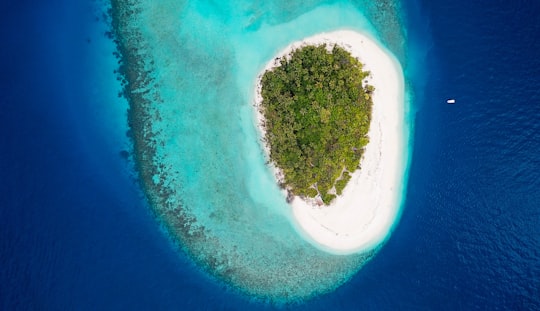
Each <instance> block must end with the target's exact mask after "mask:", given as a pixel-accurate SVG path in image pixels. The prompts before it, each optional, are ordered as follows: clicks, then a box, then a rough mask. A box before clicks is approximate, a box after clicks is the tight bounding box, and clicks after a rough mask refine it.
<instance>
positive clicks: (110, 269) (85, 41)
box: [0, 0, 540, 310]
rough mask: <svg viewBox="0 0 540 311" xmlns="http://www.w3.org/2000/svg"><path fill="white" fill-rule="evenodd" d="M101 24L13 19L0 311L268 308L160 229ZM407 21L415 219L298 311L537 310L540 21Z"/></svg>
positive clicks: (435, 14)
mask: <svg viewBox="0 0 540 311" xmlns="http://www.w3.org/2000/svg"><path fill="white" fill-rule="evenodd" d="M99 7H100V5H99V4H98V3H85V2H83V3H79V4H75V3H72V1H67V0H57V1H48V3H40V2H35V1H16V2H15V1H9V0H8V1H3V2H1V3H0V14H1V18H0V38H1V45H0V108H1V109H0V130H1V134H0V148H1V150H0V151H1V153H0V177H1V179H0V191H1V192H0V263H1V265H0V309H2V310H15V309H22V310H32V309H50V310H61V309H87V310H96V309H98V310H99V309H150V308H153V309H168V310H170V309H181V310H197V309H202V310H244V309H262V308H268V306H265V305H263V304H259V303H255V302H250V301H248V300H247V299H246V298H245V297H242V296H240V295H238V294H236V293H234V292H231V290H230V289H228V288H227V287H225V286H224V285H223V284H220V283H218V282H216V281H215V280H213V279H210V278H209V277H207V276H206V274H204V273H202V272H200V271H199V270H198V269H197V268H196V267H194V266H193V265H192V263H191V262H190V261H189V260H188V259H187V258H186V257H185V256H184V255H183V254H182V253H179V252H177V251H176V250H174V248H173V247H172V246H171V243H170V242H169V241H168V240H167V239H166V237H165V235H164V234H163V233H162V232H161V230H160V228H159V226H158V224H156V222H155V221H154V220H153V218H152V215H151V214H150V212H149V209H148V208H147V206H146V203H145V201H144V198H143V196H142V194H141V191H140V190H139V185H138V184H137V181H136V180H135V178H134V177H133V176H134V174H133V170H132V163H131V162H130V160H129V157H127V158H126V157H125V152H123V151H126V150H127V151H129V150H130V149H129V145H126V143H125V142H126V141H128V140H127V138H126V136H125V129H123V128H122V127H121V126H116V123H115V122H118V120H122V109H123V108H122V107H121V106H118V105H122V99H118V98H116V99H115V98H114V96H113V97H111V96H109V95H107V96H105V95H104V94H110V93H113V94H114V93H115V92H117V91H119V90H120V86H119V84H118V83H117V84H114V83H113V84H111V83H108V82H107V81H105V82H104V80H103V79H104V77H107V76H108V75H107V74H104V73H102V72H101V71H99V70H96V66H98V65H99V66H102V65H101V64H98V63H96V59H99V57H100V55H101V54H100V53H108V54H107V55H110V53H111V52H112V51H108V50H107V48H106V47H107V42H108V41H107V38H106V37H105V36H104V34H103V33H104V30H103V29H102V28H100V27H102V25H103V23H102V21H101V20H96V18H97V19H99V18H101V14H100V11H99V10H98V9H96V8H99ZM403 9H404V10H405V15H406V16H407V25H408V34H409V36H410V37H409V44H410V47H409V49H408V50H409V51H410V53H411V55H410V58H411V59H412V61H415V60H416V61H418V60H419V59H420V60H422V62H423V63H424V66H421V67H417V66H415V68H416V70H417V71H415V72H414V73H413V74H414V75H415V76H417V78H416V79H415V81H416V83H415V85H414V86H413V87H414V88H415V93H416V95H417V100H416V101H415V107H416V109H417V114H416V120H415V134H414V154H413V159H412V165H411V171H410V181H409V189H408V192H407V202H406V207H405V209H404V212H403V215H402V219H401V221H400V224H399V225H398V226H397V228H396V230H395V232H394V234H393V235H392V237H391V239H390V240H389V242H388V243H387V244H386V245H385V246H384V248H383V249H382V250H381V252H380V253H379V254H378V255H377V256H376V257H375V259H373V260H372V261H371V262H370V263H369V264H367V265H366V267H365V268H364V269H362V270H361V271H360V272H359V273H358V275H357V276H356V277H355V278H354V279H353V280H351V281H350V282H349V283H348V284H346V285H345V286H343V287H341V288H340V289H338V290H337V291H336V292H335V293H332V294H329V295H326V296H323V297H320V298H318V299H315V300H313V301H310V302H308V303H307V304H305V305H302V306H299V308H300V309H305V310H316V309H320V310H329V309H332V310H406V309H408V310H540V250H539V249H540V190H539V189H540V157H539V156H538V155H539V154H540V58H539V57H538V56H537V55H539V53H538V51H539V50H540V40H538V38H540V22H539V19H538V16H540V4H537V2H535V1H512V2H509V1H481V2H477V1H409V2H407V3H405V4H404V8H403ZM100 25H101V26H100ZM109 43H110V42H109ZM104 51H105V52H104ZM113 67H114V66H111V68H107V70H110V74H111V75H112V76H113V77H114V74H113V73H112V70H114V68H113ZM100 72H101V73H100ZM109 78H110V77H109ZM113 80H114V78H113ZM447 98H456V100H457V104H456V105H453V106H451V105H446V104H445V103H444V102H445V100H446V99H447ZM124 104H125V103H124ZM115 105H116V106H115ZM110 111H113V112H110ZM115 111H116V112H115Z"/></svg>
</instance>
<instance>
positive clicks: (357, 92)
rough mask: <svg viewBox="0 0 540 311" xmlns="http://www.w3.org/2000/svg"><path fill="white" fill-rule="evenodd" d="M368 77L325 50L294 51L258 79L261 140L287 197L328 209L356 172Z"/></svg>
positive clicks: (354, 63)
mask: <svg viewBox="0 0 540 311" xmlns="http://www.w3.org/2000/svg"><path fill="white" fill-rule="evenodd" d="M368 75H369V72H367V71H362V64H361V63H360V62H359V61H358V60H357V59H355V58H354V57H352V56H351V55H350V54H349V52H347V51H345V50H344V49H342V48H340V47H338V46H334V47H333V48H332V49H331V50H329V49H328V48H327V47H326V45H321V46H306V47H303V48H301V49H297V50H295V51H294V52H293V53H292V55H291V56H290V58H289V59H287V58H286V57H283V58H282V59H281V60H280V66H278V67H275V68H273V69H272V70H269V71H267V72H265V74H264V75H263V77H262V81H261V82H262V97H263V101H262V107H261V112H262V113H263V115H264V117H265V120H266V121H265V124H264V126H265V128H266V137H265V139H266V142H267V143H268V144H269V146H270V159H271V160H272V161H273V162H274V163H275V164H276V165H277V166H278V167H279V168H280V169H281V170H282V171H283V173H284V177H285V179H284V185H282V186H284V187H286V188H287V189H288V190H289V191H290V192H292V194H294V195H300V196H304V197H316V196H317V195H320V197H321V199H322V201H323V202H324V203H325V204H328V203H330V201H331V200H332V199H333V198H335V194H337V195H339V194H341V191H342V190H343V188H344V187H345V185H346V184H347V182H348V181H349V179H350V175H349V172H353V171H354V170H356V169H357V168H358V166H359V164H360V158H361V156H362V152H363V148H364V147H365V145H366V144H367V142H368V138H367V132H368V129H369V124H370V119H371V106H372V100H371V94H372V92H373V90H374V88H373V87H372V86H370V85H366V84H365V83H363V80H364V79H365V78H366V77H367V76H368Z"/></svg>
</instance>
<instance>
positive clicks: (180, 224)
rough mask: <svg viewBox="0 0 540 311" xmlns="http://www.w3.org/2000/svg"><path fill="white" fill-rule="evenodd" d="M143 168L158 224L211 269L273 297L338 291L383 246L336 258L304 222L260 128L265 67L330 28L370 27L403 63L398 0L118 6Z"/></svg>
mask: <svg viewBox="0 0 540 311" xmlns="http://www.w3.org/2000/svg"><path fill="white" fill-rule="evenodd" d="M113 8H114V10H113V16H114V20H115V26H116V31H117V36H118V38H119V39H120V42H121V50H122V53H123V57H124V64H125V65H126V66H125V67H124V68H123V70H124V74H125V76H126V78H127V80H128V81H129V85H128V88H127V91H128V92H127V94H128V97H129V100H130V106H131V109H130V115H129V118H130V126H131V129H132V134H133V137H134V144H135V152H136V155H137V161H138V166H139V171H140V174H141V177H142V179H143V183H144V186H145V190H146V193H147V195H148V197H149V199H150V201H151V204H152V206H153V209H154V212H155V214H156V215H157V217H158V219H159V220H161V221H162V223H163V225H164V226H165V227H166V228H167V229H168V232H169V233H170V235H171V236H172V237H173V239H174V240H176V241H178V242H179V245H180V246H181V247H182V248H183V249H184V250H185V251H187V252H188V253H189V254H190V255H191V256H192V257H193V258H194V259H195V261H196V262H198V263H199V264H200V265H201V266H203V267H204V268H205V269H206V270H207V271H209V272H210V273H212V274H213V275H216V276H218V277H219V278H221V279H223V280H224V281H225V282H227V283H229V284H231V285H232V286H234V287H236V288H238V289H240V290H242V291H244V292H247V293H249V294H252V295H255V296H258V297H261V298H265V299H271V300H274V301H290V300H297V299H303V298H308V297H312V296H314V295H317V294H321V293H325V292H328V291H331V290H333V289H335V288H336V287H337V286H339V285H341V284H343V283H344V282H345V281H347V280H348V279H349V278H350V277H351V276H352V275H353V274H354V273H355V272H356V271H358V269H360V268H361V266H362V265H363V264H364V263H365V262H366V261H367V260H369V258H371V257H372V256H373V255H374V253H375V251H376V250H374V249H371V250H366V251H365V252H363V253H359V254H354V255H347V256H343V255H334V254H329V253H327V252H324V251H322V250H320V249H318V248H317V247H316V246H314V245H312V244H310V243H309V242H308V241H307V240H306V239H304V238H303V237H302V236H301V234H299V231H298V230H297V228H295V226H294V224H293V222H292V219H291V217H292V216H291V212H290V208H289V207H288V205H287V204H286V202H285V198H284V197H283V195H282V194H281V193H280V191H279V189H278V187H277V185H276V184H275V181H274V179H273V176H272V174H271V172H270V171H269V169H268V168H267V166H266V165H265V158H264V154H263V151H262V148H261V145H260V144H259V137H258V136H257V132H256V128H255V125H254V122H255V121H254V114H253V107H252V100H253V94H254V86H255V80H256V76H257V74H258V73H259V72H260V70H261V69H262V68H263V66H264V64H265V63H266V62H268V61H269V60H270V59H272V57H273V55H275V54H276V53H277V52H278V51H279V50H280V49H281V48H283V47H284V46H286V45H288V44H289V43H291V42H293V41H296V40H300V39H302V38H303V37H307V36H310V35H313V34H316V33H318V32H322V31H331V30H336V29H343V28H347V29H354V30H359V31H363V32H369V33H370V34H371V35H372V36H374V37H376V38H379V39H380V40H382V41H383V42H384V43H386V45H387V47H389V48H391V49H392V50H393V51H394V52H395V53H396V55H397V56H398V57H401V59H403V55H404V54H403V53H404V52H403V51H402V49H401V46H402V45H403V40H404V39H403V35H402V32H401V28H400V27H398V26H396V25H399V16H398V15H397V14H396V12H397V7H396V5H395V4H393V3H383V2H378V3H363V4H356V5H355V4H351V3H346V2H333V3H331V4H327V3H316V2H310V3H307V4H303V5H302V6H300V5H294V4H291V3H289V2H283V3H279V2H273V3H271V4H270V3H266V2H261V3H253V2H248V1H246V2H236V1H234V2H233V1H231V2H230V3H229V2H219V3H213V2H205V3H202V2H181V1H159V2H154V1H132V2H131V3H129V5H128V3H127V1H126V2H124V1H121V0H120V1H114V2H113Z"/></svg>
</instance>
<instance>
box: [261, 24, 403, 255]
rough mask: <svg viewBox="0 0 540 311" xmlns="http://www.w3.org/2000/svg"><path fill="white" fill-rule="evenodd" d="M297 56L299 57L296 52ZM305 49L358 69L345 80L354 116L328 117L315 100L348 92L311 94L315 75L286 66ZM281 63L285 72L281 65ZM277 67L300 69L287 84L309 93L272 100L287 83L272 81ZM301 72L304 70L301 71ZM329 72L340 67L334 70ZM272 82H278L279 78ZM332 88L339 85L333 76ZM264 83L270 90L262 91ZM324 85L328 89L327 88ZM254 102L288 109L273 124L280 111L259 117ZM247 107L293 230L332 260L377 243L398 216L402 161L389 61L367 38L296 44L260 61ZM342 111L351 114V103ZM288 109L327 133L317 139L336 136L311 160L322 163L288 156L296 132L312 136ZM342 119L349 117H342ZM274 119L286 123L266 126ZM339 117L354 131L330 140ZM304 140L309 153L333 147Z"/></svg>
mask: <svg viewBox="0 0 540 311" xmlns="http://www.w3.org/2000/svg"><path fill="white" fill-rule="evenodd" d="M298 52H300V54H298V55H296V54H297V53H298ZM314 53H315V54H317V53H318V54H323V53H324V55H319V56H321V57H323V58H325V57H326V58H331V59H335V58H337V59H338V65H337V66H342V65H346V63H348V64H349V65H350V66H352V67H357V69H359V70H360V73H358V71H356V73H355V74H356V75H357V77H356V78H355V81H354V82H351V81H349V83H348V84H347V85H349V86H351V85H353V86H356V88H357V91H358V93H354V92H353V93H352V94H353V95H354V96H357V95H358V96H359V101H358V103H357V105H358V108H359V111H355V112H351V111H347V113H345V108H343V111H341V110H340V109H341V108H340V109H338V110H340V111H341V112H339V113H337V116H338V117H336V116H335V115H334V116H333V115H332V112H330V113H329V112H328V111H327V110H328V108H327V107H324V106H322V104H321V102H322V101H323V99H324V98H322V99H321V98H319V97H318V96H323V97H324V96H326V97H328V96H331V97H333V96H338V98H347V97H348V98H349V100H351V98H350V96H349V95H350V94H349V95H347V94H333V93H332V92H330V93H328V91H327V92H324V91H320V90H322V89H321V88H319V89H318V90H319V91H317V81H315V80H316V79H317V78H313V77H312V78H310V75H309V71H310V67H308V68H307V69H306V68H304V67H305V66H300V67H299V68H294V66H299V65H294V64H293V65H291V64H290V62H291V61H292V63H294V60H293V59H296V57H295V56H300V57H299V58H298V59H299V60H301V62H304V57H306V55H311V56H310V57H313V54H314ZM302 54H305V55H302ZM306 61H307V60H306ZM308 63H309V61H308ZM287 64H289V65H287ZM334 65H335V64H334ZM288 66H293V68H290V69H286V68H288ZM308 66H309V65H308ZM300 68H302V69H300ZM283 70H302V71H303V72H302V73H300V72H299V73H298V76H299V77H300V76H301V77H302V78H299V79H300V80H299V81H298V82H294V83H298V84H300V85H298V88H297V89H305V90H306V92H307V93H310V92H311V91H313V92H311V93H314V94H313V95H309V94H302V96H304V98H303V99H302V98H298V97H299V95H298V94H289V96H283V95H279V94H280V93H281V90H284V88H286V87H291V86H290V85H289V86H286V85H279V84H280V83H281V82H279V81H280V79H279V77H276V75H282V73H280V71H283ZM306 70H307V71H308V74H305V71H306ZM318 70H323V69H322V67H319V68H313V69H312V71H313V72H316V71H318ZM336 70H337V71H340V70H339V68H337V69H336ZM340 72H342V73H343V71H340ZM268 73H271V74H268ZM272 73H273V74H272ZM319 75H320V73H319ZM323 75H324V74H323ZM358 75H359V76H358ZM360 77H361V78H360ZM304 78H306V79H312V81H311V82H315V84H312V83H309V81H308V80H306V81H305V84H304V81H303V80H301V79H304ZM319 78H321V77H319ZM322 78H325V77H322ZM281 79H285V78H284V77H283V76H282V77H281ZM295 80H296V79H295ZM283 81H285V80H283ZM330 81H332V79H330ZM319 82H320V81H319ZM272 83H274V84H273V85H272ZM320 83H324V82H320ZM334 83H336V82H334ZM337 83H338V84H339V83H340V82H339V80H338V82H337ZM359 83H361V84H359ZM264 85H268V86H270V87H269V88H268V89H266V88H264V87H263V86H264ZM308 85H310V86H309V88H310V89H309V91H308ZM323 86H324V85H323ZM337 86H338V85H336V86H334V89H335V87H337ZM319 87H320V85H319ZM327 87H328V89H331V88H332V86H330V85H328V86H327ZM328 89H327V90H328ZM318 92H319V93H318ZM345 93H347V92H345ZM280 96H281V97H280ZM294 96H297V98H296V101H297V103H304V104H311V105H313V106H312V107H310V109H308V108H306V107H305V106H304V107H300V105H299V106H295V104H294V103H295V99H294ZM310 96H311V97H312V98H311V99H310ZM264 97H267V98H275V99H277V100H276V105H277V103H278V102H279V103H285V106H287V108H286V109H291V111H290V113H289V114H283V115H281V116H280V118H274V117H275V116H272V115H271V114H272V113H282V112H283V111H273V110H270V111H265V110H266V109H268V108H267V107H266V106H264V104H263V101H264ZM278 97H279V98H278ZM290 97H292V98H290ZM313 97H314V98H315V100H313ZM362 97H363V99H362ZM332 99H334V98H332ZM353 99H354V97H353ZM302 101H303V102H302ZM315 102H316V104H314V103H315ZM254 105H255V114H256V122H257V128H258V130H259V133H260V137H261V139H262V145H263V149H264V151H265V154H266V155H267V158H268V163H269V166H270V168H271V170H272V172H273V174H274V175H275V178H276V182H277V183H278V184H279V185H281V186H282V187H283V188H284V190H283V191H284V193H285V195H286V196H287V197H288V202H289V203H290V206H291V207H292V208H291V211H292V218H293V220H294V222H295V225H296V226H297V228H298V231H299V232H300V233H301V234H302V235H304V236H305V238H306V239H307V240H308V241H310V242H311V243H313V244H314V245H316V246H317V247H319V248H321V249H324V250H326V251H330V252H333V253H337V254H348V253H354V252H358V251H366V250H369V249H373V248H375V247H376V246H378V245H380V243H381V242H383V241H384V240H385V239H386V237H387V236H389V234H390V232H391V230H392V228H393V226H394V224H395V222H396V221H397V219H398V216H399V211H400V207H401V201H402V192H403V189H404V185H405V178H404V176H405V168H406V164H407V161H408V151H407V149H406V141H407V139H408V132H407V129H406V127H405V117H404V115H405V100H404V78H403V71H402V69H401V66H400V64H399V62H398V61H397V60H396V59H395V57H394V56H393V55H392V54H391V53H390V52H389V51H387V50H386V49H384V48H383V47H382V46H381V45H380V44H379V43H378V42H377V41H376V40H375V39H373V38H371V37H370V36H368V35H367V34H364V33H359V32H356V31H352V30H338V31H334V32H328V33H321V34H318V35H315V36H312V37H308V38H305V39H303V40H301V41H298V42H294V43H292V44H290V45H289V46H287V47H285V48H284V49H283V50H282V51H281V52H279V53H278V54H277V55H276V56H275V57H274V58H273V59H272V60H271V61H269V62H268V63H267V65H266V66H265V67H264V69H263V70H262V71H261V73H260V74H259V76H258V79H257V83H256V88H255V103H254ZM317 105H318V106H317ZM338 106H339V105H338ZM339 107H341V106H339ZM348 107H349V108H347V109H351V107H356V106H354V105H349V106H348ZM297 108H299V109H297ZM302 108H304V109H305V110H302ZM275 109H278V108H275ZM279 109H281V108H279ZM316 112H318V114H317V113H316ZM268 113H269V114H268ZM296 113H298V114H300V116H299V120H301V122H304V119H303V117H304V116H306V115H309V116H308V117H311V118H312V120H311V121H308V122H307V123H308V124H311V123H309V122H314V123H316V122H318V123H317V124H318V126H319V127H322V128H326V127H332V129H331V131H330V132H328V133H327V132H324V131H323V132H324V135H325V137H326V138H330V139H331V140H332V139H333V140H335V139H337V140H338V142H339V146H336V150H338V151H337V152H336V154H326V153H325V154H324V155H322V156H320V157H321V158H322V159H323V162H324V161H325V159H326V162H325V163H322V164H321V163H320V162H317V163H315V162H314V161H315V160H314V158H313V157H311V158H310V157H309V155H310V153H309V152H312V151H310V149H309V148H308V149H304V150H306V153H302V152H299V151H293V150H295V148H293V146H290V145H291V144H292V143H293V142H294V141H295V139H294V138H293V137H294V134H298V133H299V132H302V133H303V134H301V135H304V136H305V135H307V136H309V133H311V134H313V135H318V134H317V133H320V131H318V130H317V131H315V129H311V128H309V125H308V131H305V128H304V129H303V131H299V130H300V129H299V128H298V127H299V126H300V125H298V124H297V123H296V121H293V118H294V116H293V115H292V114H296ZM267 114H268V115H267ZM302 114H303V115H302ZM347 117H348V118H352V121H351V120H350V119H347ZM341 118H343V119H341ZM357 118H359V119H357ZM281 119H283V120H286V121H277V123H273V121H272V120H281ZM340 120H343V121H345V122H351V123H348V124H349V127H355V128H354V129H349V128H346V130H347V132H346V133H347V134H346V135H343V136H341V135H338V134H339V133H340V132H341V131H342V128H343V126H341V125H337V126H336V124H339V122H340ZM279 122H281V123H279ZM283 122H287V123H290V124H293V127H292V128H286V127H285V125H284V124H282V123H283ZM325 122H326V123H325ZM271 127H273V128H272V129H271ZM328 130H330V129H328ZM366 130H367V133H366ZM279 131H283V132H281V133H279ZM291 131H292V132H291ZM295 131H296V132H295ZM276 133H278V134H277V135H276ZM306 133H308V134H306ZM336 133H338V134H336ZM275 136H277V137H275ZM304 136H302V137H301V139H304ZM343 137H345V138H343ZM326 138H325V139H326ZM310 139H313V140H315V138H313V137H311V138H309V139H306V140H305V141H307V144H308V146H310V143H311V148H312V149H311V150H314V149H316V148H323V151H327V150H328V149H332V148H333V146H334V145H333V143H334V142H333V141H330V142H329V141H327V140H324V141H319V142H318V143H319V145H317V144H315V145H314V143H313V142H312V141H311V140H310ZM340 139H342V141H339V140H340ZM296 141H297V142H298V140H296ZM302 148H306V147H302V144H300V146H297V148H296V150H298V149H300V150H303V149H302ZM319 161H320V160H319ZM357 161H358V163H357ZM284 163H285V164H284Z"/></svg>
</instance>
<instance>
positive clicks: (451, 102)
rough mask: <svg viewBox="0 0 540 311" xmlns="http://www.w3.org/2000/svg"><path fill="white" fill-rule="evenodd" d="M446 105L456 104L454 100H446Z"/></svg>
mask: <svg viewBox="0 0 540 311" xmlns="http://www.w3.org/2000/svg"><path fill="white" fill-rule="evenodd" d="M446 103H447V104H455V103H456V100H455V99H448V100H447V101H446Z"/></svg>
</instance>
